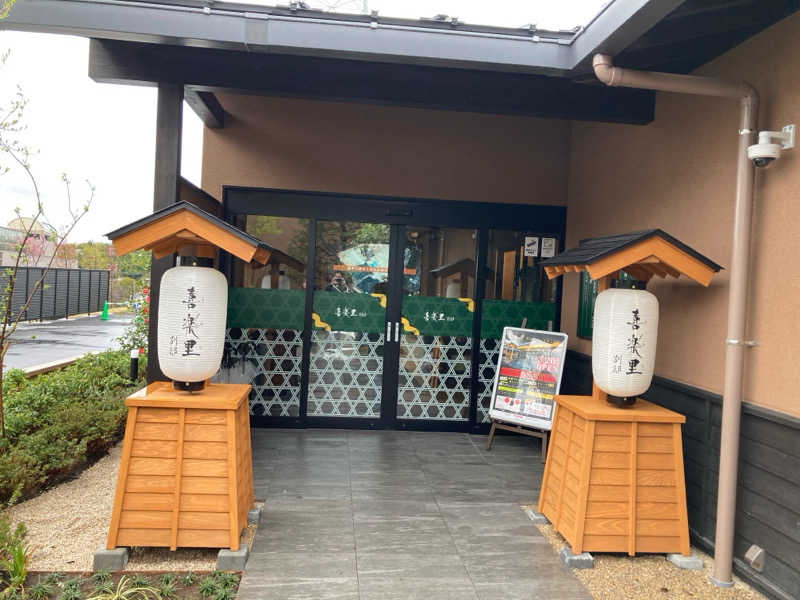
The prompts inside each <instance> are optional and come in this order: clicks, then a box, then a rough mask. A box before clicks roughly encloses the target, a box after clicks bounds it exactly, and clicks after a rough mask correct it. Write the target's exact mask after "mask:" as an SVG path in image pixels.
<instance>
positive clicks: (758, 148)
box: [747, 125, 794, 168]
mask: <svg viewBox="0 0 800 600" xmlns="http://www.w3.org/2000/svg"><path fill="white" fill-rule="evenodd" d="M790 148H794V125H786V126H785V127H784V128H783V129H781V130H780V131H761V132H759V134H758V143H757V144H753V145H752V146H749V147H748V148H747V158H749V159H750V160H752V161H753V166H755V167H759V168H764V167H768V166H770V165H771V164H772V163H773V162H774V161H775V159H776V158H780V157H781V150H789V149H790Z"/></svg>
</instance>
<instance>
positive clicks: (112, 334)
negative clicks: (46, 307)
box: [4, 314, 133, 369]
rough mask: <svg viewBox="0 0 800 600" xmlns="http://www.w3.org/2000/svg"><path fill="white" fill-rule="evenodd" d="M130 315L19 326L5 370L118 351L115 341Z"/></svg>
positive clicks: (75, 318)
mask: <svg viewBox="0 0 800 600" xmlns="http://www.w3.org/2000/svg"><path fill="white" fill-rule="evenodd" d="M132 317H133V315H132V314H119V315H109V317H108V321H101V320H100V315H95V316H91V317H70V318H69V319H60V320H58V321H45V322H43V323H38V322H33V323H22V324H20V326H19V327H18V328H17V331H16V332H15V333H14V337H13V341H12V342H11V347H10V348H9V349H8V352H7V353H6V359H5V363H4V367H5V368H6V369H8V368H11V367H16V368H20V369H25V368H28V367H34V366H37V365H41V364H44V363H49V362H53V361H56V360H60V359H64V358H72V357H75V356H80V355H83V354H86V353H87V352H93V351H97V350H106V349H108V348H116V347H119V344H118V343H117V342H116V341H115V338H117V337H119V336H120V335H122V332H123V331H124V330H125V327H126V326H127V325H128V323H130V321H131V318H132Z"/></svg>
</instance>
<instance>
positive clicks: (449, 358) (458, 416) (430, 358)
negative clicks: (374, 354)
mask: <svg viewBox="0 0 800 600" xmlns="http://www.w3.org/2000/svg"><path fill="white" fill-rule="evenodd" d="M404 231H405V239H404V241H403V244H402V246H403V262H404V267H403V286H402V304H401V316H400V323H401V334H400V336H399V343H400V344H399V367H398V369H399V370H398V379H397V418H398V419H400V420H433V421H467V420H468V419H469V413H470V387H471V385H470V384H471V375H472V369H471V361H472V323H473V316H474V302H473V299H472V298H473V296H474V290H475V270H476V269H475V267H476V256H477V254H476V237H477V236H476V232H475V230H473V229H455V228H438V227H414V226H407V227H406V228H405V230H404Z"/></svg>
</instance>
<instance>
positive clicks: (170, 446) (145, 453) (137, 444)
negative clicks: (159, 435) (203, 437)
mask: <svg viewBox="0 0 800 600" xmlns="http://www.w3.org/2000/svg"><path fill="white" fill-rule="evenodd" d="M177 451H178V442H177V441H171V442H164V441H158V440H134V442H133V450H132V451H131V456H141V457H149V458H175V457H176V456H177Z"/></svg>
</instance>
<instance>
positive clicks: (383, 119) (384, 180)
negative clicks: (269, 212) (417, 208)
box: [202, 94, 569, 204]
mask: <svg viewBox="0 0 800 600" xmlns="http://www.w3.org/2000/svg"><path fill="white" fill-rule="evenodd" d="M218 98H219V101H220V103H221V104H222V106H223V107H224V108H225V111H226V113H227V115H228V116H227V117H226V123H225V127H224V128H223V129H206V130H205V134H204V138H203V172H202V187H203V189H204V190H205V191H207V192H209V193H210V194H212V195H214V196H215V197H217V198H220V197H221V187H222V186H223V185H226V184H234V185H244V186H258V187H275V188H286V189H302V190H315V191H316V190H318V191H326V192H340V193H360V194H385V195H394V196H407V197H428V198H442V199H449V200H468V201H469V200H472V201H483V202H520V203H532V204H565V203H566V182H567V151H568V142H569V140H568V137H569V136H568V130H569V123H567V122H566V121H559V120H547V119H536V118H530V117H513V116H498V115H484V114H476V113H466V112H449V111H437V110H424V109H414V108H397V107H387V106H372V105H363V104H351V103H343V102H320V101H310V100H296V99H285V98H266V97H259V96H245V95H236V94H218Z"/></svg>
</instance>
